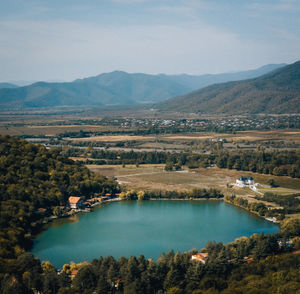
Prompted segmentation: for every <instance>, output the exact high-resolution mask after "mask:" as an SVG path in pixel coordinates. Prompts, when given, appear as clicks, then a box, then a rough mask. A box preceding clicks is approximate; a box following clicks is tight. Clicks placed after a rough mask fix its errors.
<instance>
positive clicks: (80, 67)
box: [0, 21, 299, 80]
mask: <svg viewBox="0 0 300 294" xmlns="http://www.w3.org/2000/svg"><path fill="white" fill-rule="evenodd" d="M0 32H1V34H0V42H1V44H4V45H3V46H2V45H1V47H0V66H1V68H2V69H4V70H2V71H1V72H0V80H16V79H24V78H26V79H33V80H35V79H64V80H70V79H75V78H78V77H84V76H91V75H96V74H99V73H102V72H108V71H112V70H116V69H121V70H125V71H129V72H146V73H184V72H186V73H194V74H201V73H214V72H225V71H229V70H240V69H246V68H254V67H256V66H260V65H262V64H265V63H268V62H270V63H271V62H283V61H284V62H287V61H288V60H286V59H283V60H282V59H280V58H278V56H281V58H286V55H284V56H283V55H282V53H280V52H281V51H282V50H283V48H284V50H285V52H286V53H287V52H295V48H294V47H295V46H299V42H298V43H295V45H294V47H291V48H292V49H293V50H294V51H293V50H292V49H291V50H289V43H286V42H285V43H284V44H282V45H283V46H278V44H277V46H273V44H268V43H257V42H254V41H251V40H245V39H244V40H241V39H240V37H239V36H238V35H235V34H232V33H230V32H228V31H225V30H221V29H217V28H214V27H210V26H207V25H205V24H200V23H198V25H197V26H189V25H186V26H178V25H177V26H172V25H166V26H162V25H152V26H127V27H126V26H123V27H118V28H116V27H111V28H103V27H100V26H93V25H90V24H83V23H78V22H71V21H38V22H36V21H6V22H5V21H2V22H0ZM293 43H294V42H293ZM297 52H298V51H297ZM294 55H295V54H294ZM292 57H293V58H294V57H295V56H290V58H292Z"/></svg>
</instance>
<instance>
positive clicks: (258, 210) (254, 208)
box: [225, 195, 296, 220]
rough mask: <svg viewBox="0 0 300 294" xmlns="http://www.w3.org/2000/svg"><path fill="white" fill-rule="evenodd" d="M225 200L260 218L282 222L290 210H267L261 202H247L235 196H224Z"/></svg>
mask: <svg viewBox="0 0 300 294" xmlns="http://www.w3.org/2000/svg"><path fill="white" fill-rule="evenodd" d="M259 199H261V198H259ZM225 200H226V201H227V202H229V203H232V204H234V205H235V206H239V207H242V208H244V209H246V210H248V211H250V212H253V213H255V214H258V215H260V216H264V217H276V219H277V220H283V219H284V218H285V214H288V213H290V210H288V209H285V208H280V209H268V207H267V206H266V205H265V204H264V203H263V202H249V201H248V200H247V199H244V198H243V197H236V196H235V195H232V196H226V197H225ZM261 200H263V199H261ZM293 209H295V210H296V207H293Z"/></svg>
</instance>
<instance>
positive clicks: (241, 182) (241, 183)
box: [235, 176, 255, 187]
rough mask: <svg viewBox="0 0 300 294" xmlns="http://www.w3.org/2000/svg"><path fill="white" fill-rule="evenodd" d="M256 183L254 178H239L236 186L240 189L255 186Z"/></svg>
mask: <svg viewBox="0 0 300 294" xmlns="http://www.w3.org/2000/svg"><path fill="white" fill-rule="evenodd" d="M254 184H255V182H254V180H253V178H252V177H247V178H245V177H242V176H241V177H239V178H238V179H237V180H236V183H235V185H236V186H238V187H246V186H250V185H254Z"/></svg>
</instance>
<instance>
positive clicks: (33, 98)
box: [0, 64, 283, 108]
mask: <svg viewBox="0 0 300 294" xmlns="http://www.w3.org/2000/svg"><path fill="white" fill-rule="evenodd" d="M281 66H283V65H282V64H279V65H268V66H264V67H262V68H259V69H257V70H251V71H245V72H239V73H229V74H220V75H202V76H191V75H175V76H172V75H148V74H140V73H137V74H129V73H126V72H121V71H114V72H111V73H105V74H101V75H98V76H95V77H90V78H85V79H80V80H75V81H74V82H70V83H46V82H38V83H34V84H32V85H29V86H25V87H19V88H16V89H7V88H6V89H0V106H1V107H3V108H5V107H7V108H26V107H55V106H83V105H128V104H136V103H155V102H160V101H163V100H165V99H168V98H170V97H174V96H178V95H183V94H185V93H188V92H190V91H192V90H195V89H199V88H200V87H203V86H206V85H208V84H212V83H217V82H220V81H224V80H225V81H228V80H233V79H235V80H238V79H244V78H248V77H253V76H258V75H260V74H262V73H265V72H270V71H271V70H273V69H275V68H278V67H281Z"/></svg>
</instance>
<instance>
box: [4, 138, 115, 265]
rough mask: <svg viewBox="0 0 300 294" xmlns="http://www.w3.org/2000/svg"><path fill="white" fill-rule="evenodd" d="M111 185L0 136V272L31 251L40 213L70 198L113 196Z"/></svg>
mask: <svg viewBox="0 0 300 294" xmlns="http://www.w3.org/2000/svg"><path fill="white" fill-rule="evenodd" d="M118 189H119V188H118V185H117V183H116V182H115V181H112V180H108V179H107V178H105V177H103V176H100V175H95V174H93V173H91V172H90V171H89V170H88V169H87V168H85V167H83V166H80V165H78V164H76V163H75V162H73V161H72V160H70V159H68V158H67V157H65V156H62V155H61V154H60V152H59V150H57V149H51V150H47V149H46V148H45V147H44V146H42V145H34V144H32V143H28V142H26V141H24V140H19V139H14V138H11V137H8V136H5V137H4V136H0V216H1V217H0V227H1V232H0V245H1V248H0V268H1V265H2V264H3V263H4V262H5V261H4V259H5V258H15V257H16V256H18V255H19V254H20V253H22V252H24V249H26V248H28V247H29V246H30V245H31V239H32V237H31V235H32V233H35V232H37V231H38V226H39V223H41V220H42V215H41V214H39V213H38V211H39V209H40V208H43V209H44V210H47V211H48V212H49V213H52V210H53V209H54V208H55V207H57V206H61V205H66V203H67V199H68V197H69V196H71V195H75V196H83V197H87V198H88V197H90V196H92V195H95V194H96V195H97V194H100V193H106V192H109V193H114V192H118V191H119V190H118Z"/></svg>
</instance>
